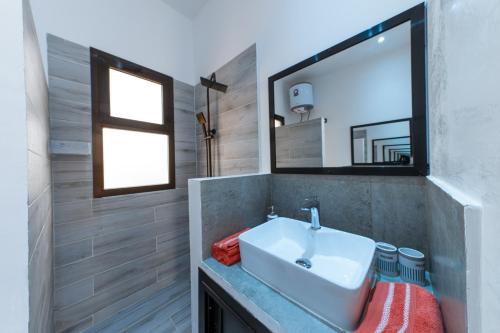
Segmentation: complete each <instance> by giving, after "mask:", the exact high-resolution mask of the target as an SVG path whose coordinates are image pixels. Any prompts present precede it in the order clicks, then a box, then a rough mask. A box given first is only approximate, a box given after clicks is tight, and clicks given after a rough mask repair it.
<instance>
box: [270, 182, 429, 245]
mask: <svg viewBox="0 0 500 333" xmlns="http://www.w3.org/2000/svg"><path fill="white" fill-rule="evenodd" d="M271 180H272V202H273V205H274V206H275V209H276V211H277V212H278V214H279V215H283V216H287V217H292V218H297V219H299V220H304V221H309V216H308V213H304V212H301V211H300V208H301V207H303V204H304V199H305V198H309V197H313V196H316V197H317V198H318V200H319V202H320V220H321V223H322V224H323V225H325V226H327V227H330V228H335V229H339V230H343V231H347V232H351V233H355V234H359V235H363V236H366V237H370V238H372V239H374V240H375V241H384V242H388V243H391V244H394V245H396V246H398V247H401V246H405V247H411V248H415V249H418V250H420V251H422V252H423V253H425V254H426V255H428V254H429V252H428V246H427V243H428V242H427V228H426V223H427V221H426V214H425V211H426V201H425V178H423V177H375V176H332V175H325V176H323V175H285V174H273V175H272V177H271Z"/></svg>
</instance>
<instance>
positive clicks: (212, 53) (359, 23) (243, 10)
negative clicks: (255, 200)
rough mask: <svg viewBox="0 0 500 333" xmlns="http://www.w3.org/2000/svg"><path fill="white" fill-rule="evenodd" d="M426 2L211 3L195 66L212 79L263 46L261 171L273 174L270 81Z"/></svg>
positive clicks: (202, 17)
mask: <svg viewBox="0 0 500 333" xmlns="http://www.w3.org/2000/svg"><path fill="white" fill-rule="evenodd" d="M420 2H421V1H420V0H404V1H402V0H380V1H362V0H354V1H332V0H315V1H314V2H311V1H302V0H273V1H269V0H255V1H244V0H209V2H208V3H207V5H206V6H204V7H203V9H202V11H201V12H200V14H199V15H198V17H197V18H196V19H195V21H194V35H195V37H194V41H195V64H196V73H197V74H198V75H207V74H209V73H210V72H213V71H214V70H216V69H218V68H219V67H221V66H222V65H223V64H225V63H226V62H228V61H229V60H230V59H232V58H233V57H235V56H236V55H237V54H239V53H240V52H241V51H243V50H244V49H246V48H247V47H248V46H250V45H251V44H253V43H257V79H258V87H259V88H258V90H259V91H258V94H259V146H260V155H261V156H260V157H261V158H260V163H261V171H263V172H267V171H269V170H270V159H269V130H268V126H269V121H268V112H269V111H268V110H269V109H268V91H267V79H268V77H269V76H271V75H272V74H275V73H277V72H279V71H280V70H283V69H285V68H287V67H289V66H291V65H293V64H295V63H297V62H299V61H301V60H303V59H305V58H307V57H310V56H312V55H314V54H316V53H317V52H319V51H322V50H324V49H326V48H328V47H330V46H332V45H334V44H337V43H338V42H340V41H343V40H345V39H347V38H349V37H351V36H353V35H355V34H357V33H359V32H361V31H363V30H365V29H367V28H370V27H372V26H373V25H375V24H377V23H379V22H381V21H383V20H385V19H387V18H389V17H392V16H394V15H396V14H398V13H400V12H402V11H404V10H405V9H408V8H410V7H412V6H414V5H417V4H418V3H420Z"/></svg>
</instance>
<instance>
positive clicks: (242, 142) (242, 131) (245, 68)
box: [195, 45, 259, 177]
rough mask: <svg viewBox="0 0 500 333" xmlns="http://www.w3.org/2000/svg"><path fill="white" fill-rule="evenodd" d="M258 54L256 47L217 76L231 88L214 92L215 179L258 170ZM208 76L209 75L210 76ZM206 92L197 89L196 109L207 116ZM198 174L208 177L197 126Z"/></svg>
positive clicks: (213, 153)
mask: <svg viewBox="0 0 500 333" xmlns="http://www.w3.org/2000/svg"><path fill="white" fill-rule="evenodd" d="M256 66H257V55H256V46H255V45H253V46H251V47H250V48H248V49H247V50H245V51H243V52H242V53H241V54H239V55H238V56H236V57H235V58H234V59H232V60H231V61H229V62H228V63H227V64H226V65H224V66H222V67H221V68H220V69H218V70H217V71H216V72H215V74H216V76H217V81H218V82H220V83H223V84H226V85H227V86H228V89H227V92H226V93H225V94H223V93H220V92H216V91H214V90H211V92H210V114H211V127H212V128H215V129H216V130H217V133H216V135H215V140H213V141H212V163H213V168H214V176H229V175H239V174H246V173H255V172H258V171H259V143H258V137H259V134H258V121H257V119H258V114H257V67H256ZM207 74H208V73H207ZM206 94H207V91H206V88H205V87H202V86H201V84H197V85H196V88H195V95H196V98H195V110H196V112H204V113H205V117H207V116H206V101H207V100H206V98H207V96H206ZM196 133H197V141H196V143H197V161H198V175H199V176H200V177H204V176H206V148H205V140H204V139H203V132H202V129H201V126H199V125H198V124H197V125H196Z"/></svg>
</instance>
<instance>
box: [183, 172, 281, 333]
mask: <svg viewBox="0 0 500 333" xmlns="http://www.w3.org/2000/svg"><path fill="white" fill-rule="evenodd" d="M270 204H271V175H269V174H265V175H257V174H254V175H243V176H234V177H233V176H231V177H220V178H203V179H202V178H200V179H192V180H190V181H189V228H190V234H189V237H190V246H191V281H192V282H191V313H192V322H193V332H198V266H199V265H200V264H201V262H202V261H203V260H204V259H206V258H208V257H210V255H211V245H212V244H213V243H214V242H216V241H218V240H221V239H223V238H225V237H227V236H228V235H230V234H233V233H235V232H238V231H241V230H242V229H244V228H246V227H255V226H257V225H259V224H262V223H264V222H265V220H266V214H267V211H268V207H269V205H270Z"/></svg>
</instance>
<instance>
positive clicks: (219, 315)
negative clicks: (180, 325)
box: [198, 269, 270, 333]
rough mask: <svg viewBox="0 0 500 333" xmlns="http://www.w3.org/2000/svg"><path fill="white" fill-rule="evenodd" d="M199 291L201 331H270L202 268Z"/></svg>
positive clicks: (231, 332)
mask: <svg viewBox="0 0 500 333" xmlns="http://www.w3.org/2000/svg"><path fill="white" fill-rule="evenodd" d="M198 292H199V302H198V304H199V305H198V306H199V327H200V333H248V332H258V333H260V332H263V333H264V332H270V331H269V330H268V329H267V328H266V327H265V326H264V325H263V324H262V323H261V322H259V321H258V320H257V319H256V318H255V317H254V316H253V315H251V314H250V313H249V312H248V311H247V310H246V309H245V308H244V307H243V306H242V305H241V304H240V303H238V302H237V301H236V300H235V299H234V298H232V297H231V296H230V295H229V294H228V293H227V292H226V291H224V289H222V287H220V286H219V285H218V284H217V283H215V282H214V281H213V280H212V279H210V277H208V275H207V274H206V273H205V272H203V271H202V270H201V269H200V270H199V291H198Z"/></svg>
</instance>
